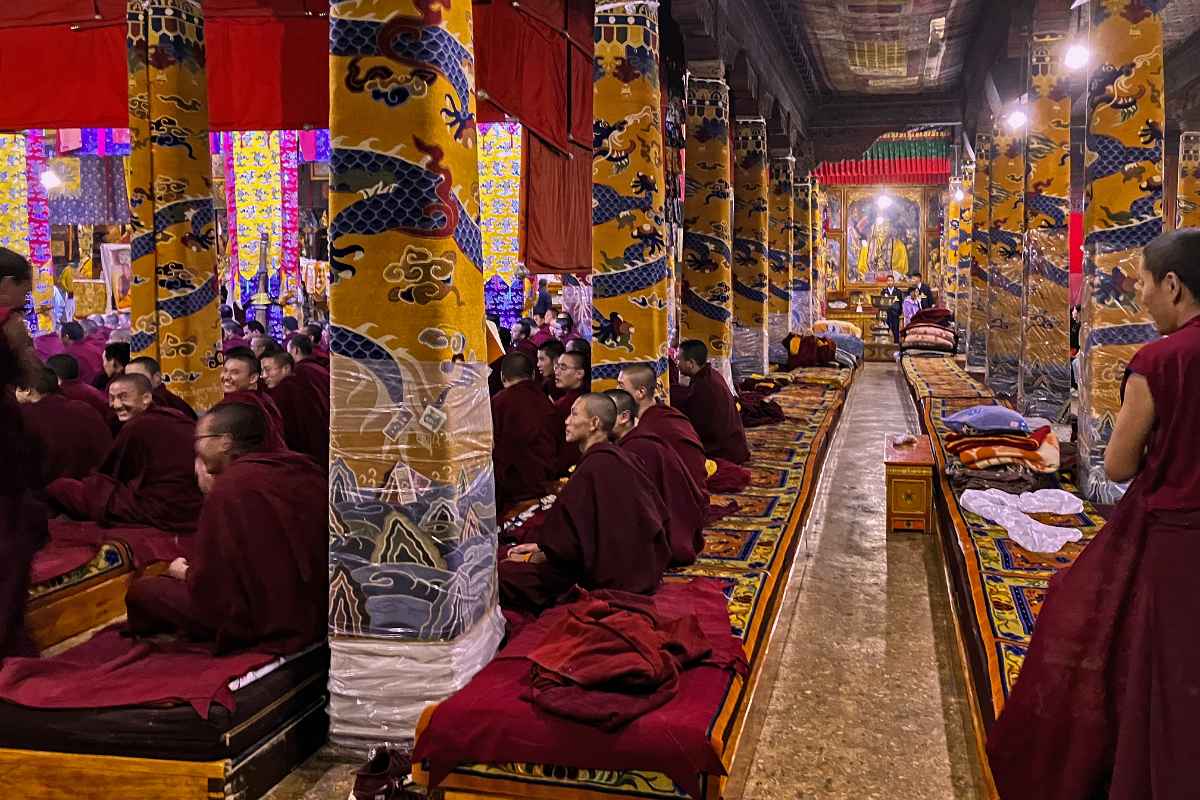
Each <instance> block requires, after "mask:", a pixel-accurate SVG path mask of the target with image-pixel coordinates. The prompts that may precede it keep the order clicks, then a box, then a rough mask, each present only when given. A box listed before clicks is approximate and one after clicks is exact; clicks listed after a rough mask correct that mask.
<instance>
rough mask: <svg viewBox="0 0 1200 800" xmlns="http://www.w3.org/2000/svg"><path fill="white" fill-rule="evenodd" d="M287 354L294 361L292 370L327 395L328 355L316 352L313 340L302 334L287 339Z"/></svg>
mask: <svg viewBox="0 0 1200 800" xmlns="http://www.w3.org/2000/svg"><path fill="white" fill-rule="evenodd" d="M287 351H288V355H290V356H291V357H292V360H293V361H294V362H295V363H296V366H295V367H294V368H293V370H292V372H293V374H295V376H296V377H297V378H299V379H300V380H302V381H304V382H305V383H309V384H312V386H313V387H314V388H316V389H317V390H318V391H321V392H324V393H325V395H326V396H328V395H329V384H330V373H329V356H322V355H320V354H319V353H318V352H317V349H316V345H314V344H313V340H312V339H311V338H310V337H308V336H305V335H304V334H298V335H296V336H293V337H292V338H291V340H289V341H288V346H287Z"/></svg>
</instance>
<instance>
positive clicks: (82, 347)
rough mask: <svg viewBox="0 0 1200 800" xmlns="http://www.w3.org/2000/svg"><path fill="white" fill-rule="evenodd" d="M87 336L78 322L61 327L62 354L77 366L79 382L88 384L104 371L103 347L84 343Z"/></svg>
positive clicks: (67, 323) (64, 324) (87, 342)
mask: <svg viewBox="0 0 1200 800" xmlns="http://www.w3.org/2000/svg"><path fill="white" fill-rule="evenodd" d="M86 339H87V334H86V333H85V332H84V330H83V326H82V325H80V324H79V323H78V322H66V323H63V326H62V340H63V352H64V353H65V354H66V355H69V356H71V357H72V358H74V359H75V362H76V363H77V364H79V380H81V381H83V382H84V383H87V384H90V383H91V382H92V381H94V380H95V379H96V376H97V375H99V374H100V373H101V372H103V371H104V364H103V361H104V347H103V346H100V347H99V348H97V346H96V345H95V344H94V343H93V342H89V341H86Z"/></svg>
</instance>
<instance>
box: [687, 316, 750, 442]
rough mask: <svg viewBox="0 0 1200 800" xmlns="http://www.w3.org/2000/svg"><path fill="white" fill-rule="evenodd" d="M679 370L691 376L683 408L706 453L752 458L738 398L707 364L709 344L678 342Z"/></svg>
mask: <svg viewBox="0 0 1200 800" xmlns="http://www.w3.org/2000/svg"><path fill="white" fill-rule="evenodd" d="M678 361H679V371H680V372H681V373H682V374H684V375H686V376H687V377H688V378H690V379H691V384H690V390H689V392H688V396H687V398H686V400H684V401H683V402H682V403H680V410H681V411H682V412H683V413H685V414H687V415H688V418H689V419H690V420H691V421H692V426H693V427H694V428H695V429H696V433H698V434H700V441H701V442H703V443H704V452H705V454H707V455H708V457H709V458H723V459H725V460H726V461H732V462H733V463H735V464H743V463H745V462H746V461H747V460H748V459H749V458H750V446H749V445H748V444H746V430H745V428H743V427H742V415H741V413H740V412H739V411H738V408H737V401H736V400H735V399H734V397H733V393H732V392H730V390H729V384H727V383H726V382H725V379H724V378H723V377H721V373H719V372H717V371H716V370H714V369H713V368H712V367H711V366H710V365H709V363H708V347H706V346H705V344H704V342H701V341H700V340H699V339H688V340H687V341H686V342H683V343H681V344H680V345H679V356H678Z"/></svg>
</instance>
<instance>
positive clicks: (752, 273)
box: [733, 119, 770, 380]
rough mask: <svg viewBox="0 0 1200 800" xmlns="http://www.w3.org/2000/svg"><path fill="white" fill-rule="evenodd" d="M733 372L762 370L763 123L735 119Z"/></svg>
mask: <svg viewBox="0 0 1200 800" xmlns="http://www.w3.org/2000/svg"><path fill="white" fill-rule="evenodd" d="M733 180H734V188H733V342H734V347H733V373H734V378H735V379H736V380H741V378H743V377H745V376H746V375H751V374H761V373H765V372H766V371H767V295H768V294H769V292H770V279H769V277H768V274H769V273H768V261H767V245H768V239H769V236H768V227H769V226H768V220H769V200H768V196H769V189H770V187H769V176H768V173H767V123H766V122H765V121H763V120H761V119H747V120H738V121H737V123H736V125H735V127H734V163H733Z"/></svg>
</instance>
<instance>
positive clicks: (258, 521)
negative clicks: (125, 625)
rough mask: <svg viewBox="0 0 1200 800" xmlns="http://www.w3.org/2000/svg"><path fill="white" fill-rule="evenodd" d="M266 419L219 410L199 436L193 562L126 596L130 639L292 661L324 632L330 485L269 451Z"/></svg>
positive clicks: (306, 464)
mask: <svg viewBox="0 0 1200 800" xmlns="http://www.w3.org/2000/svg"><path fill="white" fill-rule="evenodd" d="M270 439H271V435H270V426H269V422H268V420H267V418H266V416H265V415H264V414H263V413H262V412H261V411H260V410H258V409H256V408H253V407H251V406H247V405H240V404H229V405H218V406H217V407H216V408H214V409H213V410H212V411H211V412H209V413H208V414H206V415H205V416H204V418H203V419H201V420H200V423H199V425H197V427H196V437H195V454H196V465H195V470H196V479H197V480H198V481H199V484H200V486H201V488H203V490H204V492H205V494H206V497H205V499H204V509H203V512H202V513H201V515H200V527H199V529H198V530H197V532H196V537H195V548H194V553H195V554H194V555H193V556H192V558H191V559H190V560H185V559H182V558H180V559H176V560H175V561H173V562H172V563H171V566H170V568H169V569H168V571H167V575H165V576H158V577H153V578H141V579H138V580H136V581H134V582H133V583H132V584H131V585H130V587H129V592H128V594H127V595H126V597H125V603H126V606H127V607H128V609H129V627H130V629H131V630H132V631H133V633H134V634H135V635H139V636H149V635H154V634H162V633H168V634H170V633H173V634H177V635H179V636H182V637H184V638H186V639H191V640H196V641H204V642H211V643H213V644H214V647H215V650H216V652H217V653H228V652H231V651H236V650H254V651H256V652H266V653H279V654H289V653H296V652H298V651H300V650H302V649H304V648H305V647H306V646H308V645H310V644H313V643H314V642H319V641H322V640H324V638H325V635H326V630H327V628H328V624H329V623H328V618H327V616H326V614H327V611H326V608H327V597H328V591H329V588H328V587H329V580H328V553H327V551H328V547H329V531H328V483H327V480H326V472H325V470H324V469H322V468H320V467H318V466H317V465H315V464H313V463H312V461H311V460H310V459H309V458H307V457H305V456H303V455H300V454H298V453H291V452H288V451H280V450H274V449H272V448H271V446H270V444H269V442H270Z"/></svg>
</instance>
